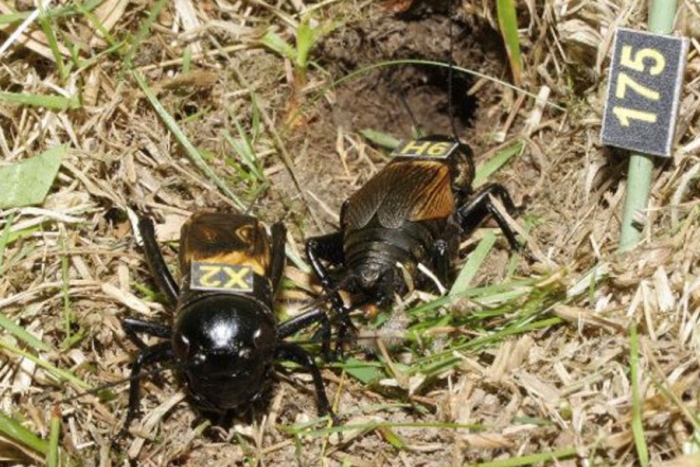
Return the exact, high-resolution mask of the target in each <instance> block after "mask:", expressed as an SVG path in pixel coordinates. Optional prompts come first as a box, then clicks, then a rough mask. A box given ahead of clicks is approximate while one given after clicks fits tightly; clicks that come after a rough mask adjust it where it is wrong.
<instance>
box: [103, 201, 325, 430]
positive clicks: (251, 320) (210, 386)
mask: <svg viewBox="0 0 700 467" xmlns="http://www.w3.org/2000/svg"><path fill="white" fill-rule="evenodd" d="M138 228H139V232H140V234H141V237H142V238H143V247H144V250H145V254H146V260H147V263H148V266H149V268H150V270H151V273H152V274H153V277H154V280H155V282H156V284H157V286H158V287H159V289H160V290H161V291H162V293H163V295H164V296H165V298H166V300H167V302H168V304H169V305H170V306H171V307H172V308H173V309H175V317H174V323H173V325H172V327H171V326H165V325H162V324H157V323H152V322H146V321H141V320H138V319H133V318H127V319H124V320H123V322H122V325H123V328H124V331H125V333H126V335H127V336H128V337H129V339H130V340H131V341H132V342H134V344H135V345H136V346H137V347H138V348H139V351H140V352H139V354H138V357H137V358H136V359H135V360H134V362H133V366H132V369H131V386H130V389H129V407H128V412H127V415H126V419H125V421H124V425H123V428H122V430H121V431H120V432H119V434H118V435H117V436H116V437H115V439H117V438H119V437H120V436H121V435H123V434H125V433H126V432H127V431H128V428H129V425H130V424H131V422H132V421H133V419H134V418H135V417H136V415H137V412H138V407H139V402H140V394H139V393H140V379H139V375H140V373H141V371H142V369H143V368H144V367H146V366H147V365H152V364H155V363H158V362H171V363H174V364H175V365H174V366H175V367H176V368H180V369H181V371H182V373H183V376H184V381H185V384H186V386H187V389H188V391H189V394H190V396H191V398H192V399H193V401H194V402H195V404H196V405H197V406H198V407H199V408H200V409H201V410H203V411H205V412H214V413H224V412H226V411H228V410H230V409H235V408H237V407H241V406H242V405H243V404H246V403H249V402H252V401H254V400H256V399H258V398H259V397H260V396H261V394H262V393H263V389H264V388H265V387H266V386H267V384H268V383H269V381H270V380H271V374H270V371H271V368H272V366H273V364H274V362H275V361H278V360H288V361H293V362H295V363H297V364H299V365H300V366H301V367H303V368H304V369H306V370H307V371H308V372H309V373H311V376H312V378H313V384H314V388H315V392H316V401H317V406H318V412H319V414H321V415H330V416H331V418H333V419H334V420H335V416H334V415H333V412H332V410H331V406H330V404H329V402H328V398H327V396H326V393H325V389H324V384H323V380H322V378H321V374H320V372H319V369H318V367H317V366H316V364H315V363H314V360H313V358H312V357H311V355H309V354H308V353H307V352H306V351H305V350H304V349H303V348H302V347H300V346H299V345H297V344H294V343H289V342H285V341H284V340H283V339H284V338H286V337H289V336H291V335H292V334H294V333H296V332H298V331H300V330H301V329H303V328H306V327H308V326H310V325H312V324H314V323H321V328H322V330H323V332H322V335H324V336H325V337H324V341H325V342H326V343H324V347H325V348H326V349H327V347H328V345H327V342H328V340H329V337H328V336H329V333H330V327H329V323H328V318H327V317H326V315H325V312H323V311H322V310H312V311H310V312H307V313H305V314H302V315H300V316H298V317H296V318H293V319H290V320H288V321H286V322H284V323H282V324H278V323H277V320H276V318H275V316H274V314H273V300H274V296H275V293H276V292H277V290H278V288H279V284H280V281H281V279H282V270H283V268H284V263H285V253H284V248H285V232H286V229H285V227H284V225H283V224H282V223H277V224H274V225H273V226H272V229H271V237H270V235H268V234H267V232H266V230H265V228H264V226H263V225H262V224H261V223H260V222H259V221H258V220H257V219H256V218H254V217H251V216H247V215H242V214H233V213H204V212H202V213H195V214H194V215H192V217H191V218H190V219H188V221H187V222H186V223H185V224H184V225H183V227H182V231H181V239H180V251H179V265H180V272H181V276H182V281H181V285H178V283H177V282H176V281H175V279H174V278H173V276H172V275H171V273H170V271H169V270H168V268H167V266H166V264H165V261H164V259H163V256H162V253H161V251H160V248H159V247H158V243H157V241H156V238H155V231H154V225H153V221H152V220H151V219H150V218H148V217H142V218H141V219H140V220H139V224H138ZM137 334H147V335H150V336H155V337H160V338H163V339H166V341H164V342H161V343H157V344H154V345H152V346H147V345H146V344H145V343H144V342H143V341H142V340H141V339H140V338H139V337H138V336H137Z"/></svg>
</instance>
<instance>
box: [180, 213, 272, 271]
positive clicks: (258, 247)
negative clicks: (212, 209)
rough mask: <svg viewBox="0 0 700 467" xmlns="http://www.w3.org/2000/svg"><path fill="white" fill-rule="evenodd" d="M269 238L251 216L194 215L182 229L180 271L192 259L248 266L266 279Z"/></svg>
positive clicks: (187, 265)
mask: <svg viewBox="0 0 700 467" xmlns="http://www.w3.org/2000/svg"><path fill="white" fill-rule="evenodd" d="M270 259H271V253H270V239H269V236H268V235H267V232H266V231H265V228H264V227H263V225H262V224H260V222H258V220H257V219H256V218H254V217H251V216H245V215H243V214H233V213H208V212H200V213H195V214H193V215H192V217H190V219H189V220H188V221H187V222H185V224H184V225H183V226H182V231H181V235H180V271H181V272H182V273H183V274H184V273H186V272H187V271H189V270H190V264H191V262H192V261H193V260H195V261H205V262H211V263H220V264H229V265H245V266H250V267H251V268H252V269H253V271H255V273H256V274H259V275H262V276H266V275H268V273H269V267H270Z"/></svg>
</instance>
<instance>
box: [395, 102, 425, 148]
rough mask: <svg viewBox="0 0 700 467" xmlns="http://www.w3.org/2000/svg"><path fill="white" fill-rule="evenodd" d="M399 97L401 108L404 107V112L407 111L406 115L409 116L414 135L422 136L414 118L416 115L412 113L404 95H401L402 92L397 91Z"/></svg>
mask: <svg viewBox="0 0 700 467" xmlns="http://www.w3.org/2000/svg"><path fill="white" fill-rule="evenodd" d="M399 99H401V103H402V104H403V108H404V109H406V113H408V116H409V117H411V124H412V125H413V131H415V132H416V136H418V137H419V138H420V137H421V136H423V132H422V131H421V129H420V126H419V125H418V121H417V120H416V116H415V115H413V111H412V110H411V107H409V105H408V101H407V100H406V97H405V96H404V95H403V93H401V92H399Z"/></svg>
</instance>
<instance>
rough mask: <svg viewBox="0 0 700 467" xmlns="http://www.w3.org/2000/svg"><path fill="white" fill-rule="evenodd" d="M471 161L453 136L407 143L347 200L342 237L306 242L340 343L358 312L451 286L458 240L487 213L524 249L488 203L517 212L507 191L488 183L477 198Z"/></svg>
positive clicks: (513, 243)
mask: <svg viewBox="0 0 700 467" xmlns="http://www.w3.org/2000/svg"><path fill="white" fill-rule="evenodd" d="M472 157H473V156H472V151H471V149H470V148H469V146H467V145H466V144H463V143H461V142H457V141H456V140H455V138H451V137H446V136H428V137H425V138H421V139H418V140H416V141H408V142H406V143H403V144H402V145H400V146H399V148H397V150H396V151H394V159H393V160H392V161H391V162H389V163H388V164H387V165H386V166H385V167H384V168H383V169H382V170H380V171H379V173H377V174H376V175H375V176H374V177H372V178H371V179H370V180H369V181H367V183H365V184H364V185H363V186H362V187H361V188H360V189H359V190H358V191H356V192H355V193H354V194H353V195H352V196H350V198H349V199H347V200H346V201H345V203H344V204H343V207H342V209H341V214H340V231H338V232H335V233H332V234H329V235H324V236H320V237H315V238H310V239H309V240H308V241H307V242H306V254H307V257H308V259H309V262H310V263H311V266H312V267H313V270H314V272H315V273H316V275H317V276H318V278H319V280H320V282H321V284H322V285H323V287H324V290H325V292H326V294H327V295H328V297H329V299H330V301H331V304H332V305H333V307H334V309H335V310H336V311H337V312H338V313H339V316H340V320H341V324H340V329H339V334H340V335H341V337H340V338H339V342H340V339H342V335H343V334H344V333H345V332H346V331H347V328H348V327H349V326H351V323H350V322H349V319H348V317H347V315H348V314H349V312H350V311H352V310H353V309H354V308H356V307H357V306H361V305H363V304H366V303H375V304H377V305H378V306H379V307H380V308H382V307H385V306H388V305H390V304H391V303H393V300H394V294H398V295H404V294H405V293H406V292H407V291H408V290H409V288H410V286H415V287H418V288H425V287H430V284H431V283H434V282H435V279H437V280H438V281H440V283H441V284H442V285H445V286H447V285H448V284H450V282H451V281H450V279H451V271H452V262H453V261H454V260H455V259H456V257H457V254H458V248H459V242H460V240H461V239H463V238H465V237H466V236H467V235H468V234H469V233H470V232H471V231H473V230H474V229H475V228H476V227H477V226H478V225H479V224H480V223H481V222H482V221H483V220H484V219H485V217H486V216H488V215H489V214H490V215H492V216H493V217H494V218H495V219H496V222H497V223H498V225H499V227H500V228H501V230H503V233H504V234H505V236H506V239H507V240H508V242H509V243H510V246H511V247H512V248H513V249H514V250H518V249H519V244H518V242H517V240H516V236H515V233H514V232H513V231H512V229H511V228H510V226H509V225H508V223H507V221H506V220H505V218H504V217H503V215H502V214H501V213H500V212H499V211H498V209H496V207H495V205H494V204H493V202H492V200H491V196H493V197H497V198H499V199H500V200H501V201H502V203H503V205H504V207H505V208H506V209H507V210H508V211H509V212H510V213H512V212H514V211H515V210H516V208H515V205H514V203H513V201H512V199H511V197H510V195H509V193H508V191H507V190H506V189H505V188H504V187H503V186H502V185H499V184H490V185H487V186H485V187H483V188H481V189H480V190H478V191H477V192H473V191H472V182H473V180H474V173H475V170H474V163H473V160H472ZM419 265H422V267H419ZM431 275H432V276H434V277H430V276H431ZM409 283H410V284H409ZM339 288H343V289H345V290H347V291H349V292H350V293H351V294H352V295H353V296H354V298H355V300H353V303H352V304H350V305H346V304H345V303H344V301H343V300H342V298H341V296H340V294H339V293H338V289H339ZM358 296H359V298H358Z"/></svg>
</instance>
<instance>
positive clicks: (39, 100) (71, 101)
mask: <svg viewBox="0 0 700 467" xmlns="http://www.w3.org/2000/svg"><path fill="white" fill-rule="evenodd" d="M0 101H4V102H8V103H10V104H21V105H32V106H35V107H44V108H46V109H51V110H75V109H79V108H80V107H81V104H80V100H78V98H77V97H71V98H68V97H63V96H46V95H43V94H26V93H15V92H4V91H0Z"/></svg>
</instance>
